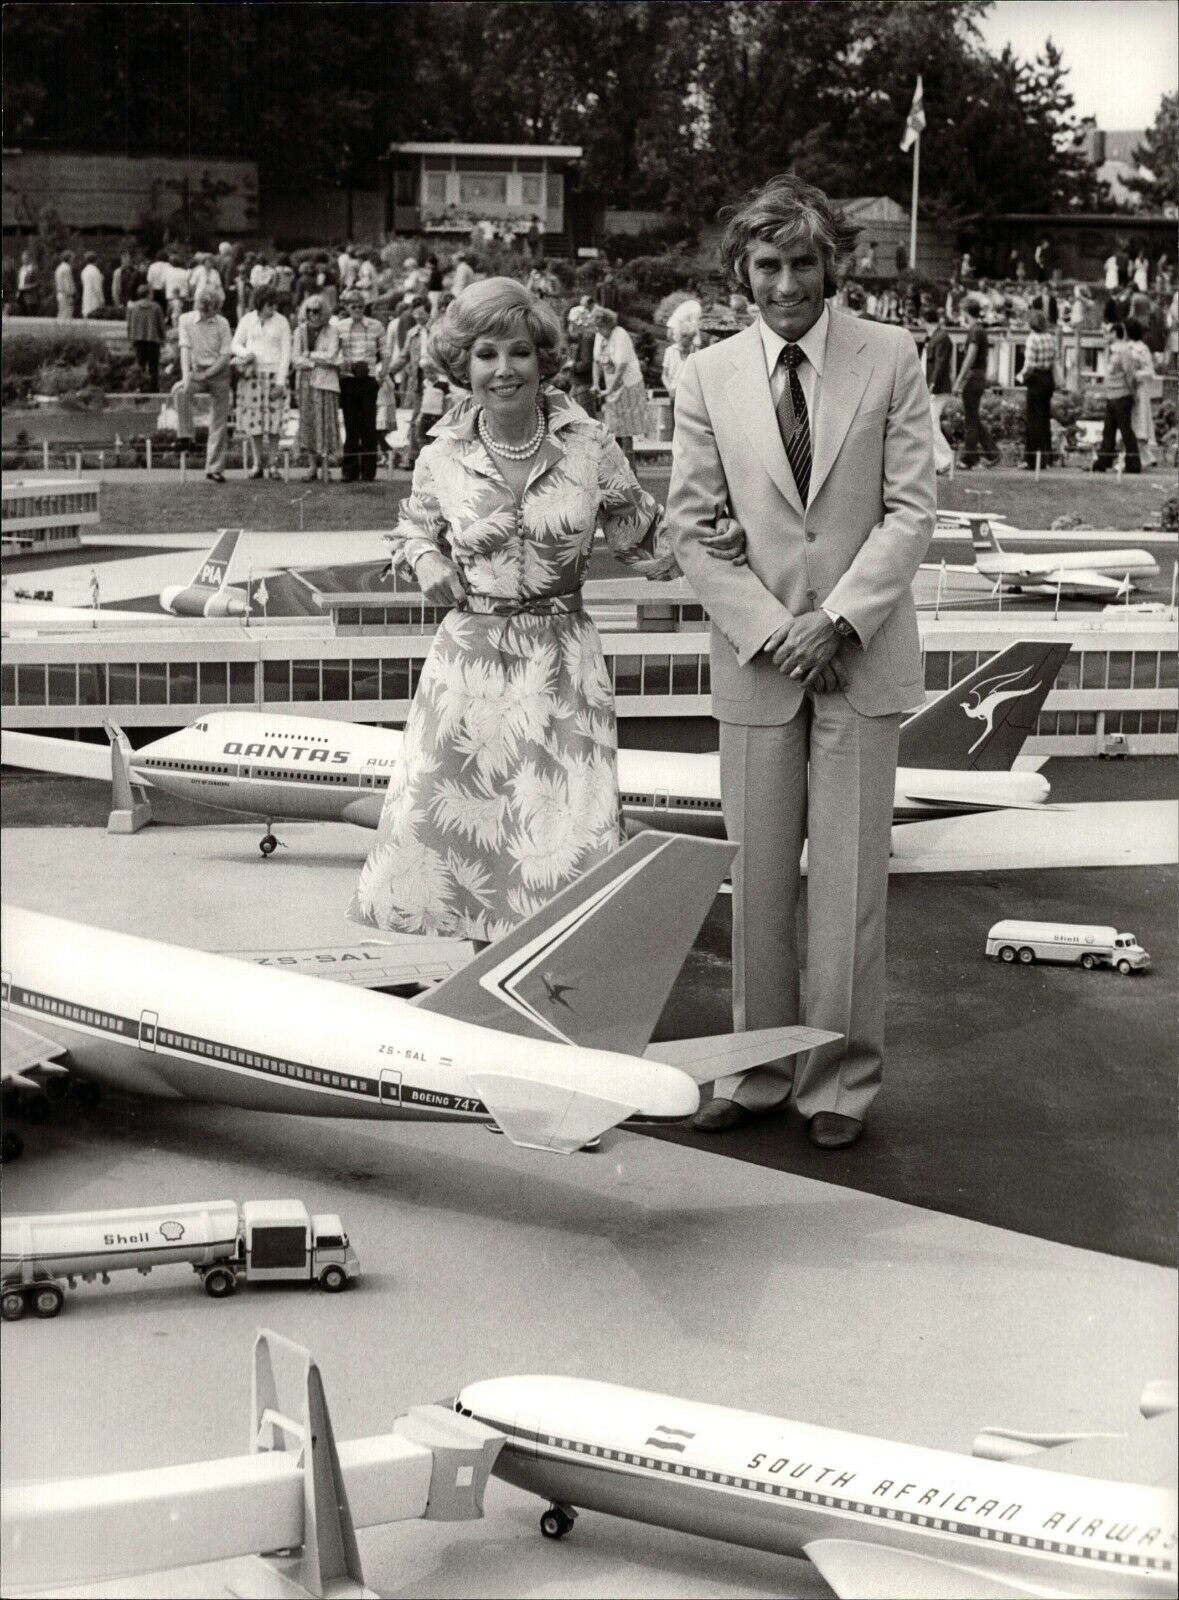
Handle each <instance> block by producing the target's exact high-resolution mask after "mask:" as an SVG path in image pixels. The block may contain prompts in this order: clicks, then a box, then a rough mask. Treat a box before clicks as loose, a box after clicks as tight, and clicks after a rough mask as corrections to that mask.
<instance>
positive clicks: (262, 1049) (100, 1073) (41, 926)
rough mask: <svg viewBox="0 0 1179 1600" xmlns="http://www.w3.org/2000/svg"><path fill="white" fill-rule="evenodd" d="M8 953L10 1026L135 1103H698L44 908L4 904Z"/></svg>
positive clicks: (666, 1080) (426, 1113)
mask: <svg viewBox="0 0 1179 1600" xmlns="http://www.w3.org/2000/svg"><path fill="white" fill-rule="evenodd" d="M3 945H4V959H3V967H4V971H3V992H2V1000H3V1008H4V1010H5V1012H6V1014H9V1015H11V1016H13V1017H14V1018H16V1019H18V1020H21V1021H24V1022H26V1023H28V1024H30V1025H34V1026H35V1028H36V1030H37V1032H38V1033H41V1034H45V1035H48V1036H49V1037H50V1038H52V1039H55V1040H57V1041H59V1042H60V1043H61V1044H63V1045H64V1046H65V1047H66V1048H67V1050H68V1053H69V1061H70V1066H71V1070H73V1071H76V1072H78V1073H79V1074H80V1075H83V1076H86V1077H90V1078H92V1079H94V1080H96V1081H97V1082H99V1083H102V1084H106V1085H110V1086H112V1087H115V1088H118V1089H122V1090H127V1091H130V1092H132V1093H136V1094H147V1095H155V1096H158V1097H164V1098H168V1099H179V1098H185V1099H191V1100H199V1101H209V1102H216V1103H220V1104H228V1105H235V1106H242V1107H247V1108H249V1109H253V1110H260V1111H283V1112H294V1113H297V1114H299V1115H303V1116H308V1115H311V1116H331V1117H369V1118H384V1119H395V1120H396V1119H407V1118H417V1119H427V1120H442V1121H457V1122H486V1123H494V1122H496V1120H497V1119H496V1114H495V1111H494V1110H493V1109H491V1108H490V1107H489V1105H488V1104H487V1099H488V1098H490V1096H489V1095H487V1094H485V1093H484V1092H482V1090H481V1089H480V1087H478V1086H476V1085H475V1084H474V1082H473V1079H474V1078H475V1077H476V1076H477V1077H478V1078H479V1080H480V1083H481V1084H483V1085H486V1084H487V1083H488V1081H489V1075H491V1076H493V1077H494V1075H497V1074H499V1075H502V1078H503V1080H504V1083H505V1084H506V1085H511V1086H512V1089H511V1091H510V1092H513V1093H518V1092H519V1089H520V1086H521V1085H526V1086H529V1087H531V1088H535V1091H536V1095H537V1097H538V1100H543V1101H545V1102H546V1103H548V1102H554V1103H555V1102H556V1101H559V1100H560V1097H561V1096H564V1098H565V1101H567V1102H569V1103H570V1104H572V1103H573V1100H574V1099H576V1097H577V1096H579V1095H584V1096H588V1097H591V1098H594V1099H596V1100H598V1101H604V1100H615V1101H618V1102H620V1103H621V1104H622V1105H624V1106H631V1107H633V1108H634V1120H637V1121H642V1122H676V1121H681V1120H682V1119H683V1118H684V1117H688V1116H691V1115H692V1113H693V1112H694V1111H695V1110H696V1107H697V1106H698V1104H699V1091H698V1089H697V1087H696V1084H695V1082H694V1080H693V1079H692V1078H690V1077H689V1076H687V1075H686V1074H685V1073H683V1072H681V1071H679V1070H678V1069H677V1068H674V1067H669V1066H666V1065H664V1064H663V1063H661V1062H658V1061H651V1060H644V1059H642V1058H637V1057H633V1056H629V1055H621V1054H618V1053H616V1052H613V1051H609V1050H594V1049H587V1048H583V1047H579V1046H574V1045H569V1044H565V1043H563V1042H560V1041H555V1042H552V1043H549V1042H547V1041H545V1040H543V1039H531V1038H525V1037H521V1036H519V1035H516V1034H509V1033H501V1032H499V1031H497V1030H496V1029H494V1028H487V1027H482V1026H480V1025H478V1024H475V1023H470V1022H464V1021H461V1020H457V1019H455V1018H452V1017H447V1016H445V1015H440V1014H437V1013H434V1012H431V1011H426V1010H421V1009H419V1008H417V1007H415V1006H412V1005H410V1004H409V1003H408V1002H407V1001H404V1000H400V999H397V998H396V997H394V996H391V995H386V994H377V993H370V992H369V991H367V990H364V989H350V988H343V987H340V986H338V985H336V984H331V983H324V982H323V981H322V980H321V979H319V978H315V977H305V976H302V975H300V974H297V973H288V972H283V971H280V970H276V969H273V968H270V967H258V966H255V965H253V964H252V963H245V962H242V961H238V960H235V959H233V958H232V957H228V956H221V955H215V954H206V953H205V952H202V951H197V950H188V949H180V948H178V947H176V946H172V945H163V944H158V943H155V942H153V941H151V940H147V939H138V938H134V937H131V936H129V935H126V934H120V933H113V932H109V931H107V930H105V929H104V930H101V931H99V930H96V929H93V928H87V927H83V926H81V925H80V924H78V923H73V922H66V921H63V920H61V919H59V918H56V917H49V916H45V915H43V914H41V913H40V912H35V911H26V910H22V909H19V908H17V907H6V908H5V913H4V927H3ZM557 1120H558V1121H559V1115H558V1116H557ZM615 1120H617V1121H620V1120H622V1116H621V1115H620V1116H619V1117H618V1118H616V1119H615ZM517 1142H520V1143H527V1142H529V1141H528V1140H527V1139H520V1140H518V1141H517ZM545 1148H555V1146H552V1145H549V1144H546V1145H545Z"/></svg>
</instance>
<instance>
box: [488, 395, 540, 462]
mask: <svg viewBox="0 0 1179 1600" xmlns="http://www.w3.org/2000/svg"><path fill="white" fill-rule="evenodd" d="M547 427H548V422H547V420H546V418H545V414H544V412H543V411H542V410H541V409H540V407H539V406H537V408H536V427H535V428H534V429H533V431H532V434H531V436H530V437H529V438H527V439H525V441H524V443H523V444H504V443H503V441H502V440H500V439H493V438H492V436H491V430H490V429H489V428H488V426H487V413H486V412H485V411H480V413H479V437H480V439H482V441H483V444H484V445H485V447H486V448H487V449H488V450H490V451H491V453H492V455H496V456H503V457H505V458H506V459H507V460H508V461H527V459H528V457H529V456H532V455H535V454H536V452H537V451H538V450H539V449H540V441H541V440H542V439H543V438H544V436H545V429H546V428H547Z"/></svg>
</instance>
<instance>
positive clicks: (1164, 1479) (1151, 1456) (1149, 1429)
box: [974, 1411, 1179, 1489]
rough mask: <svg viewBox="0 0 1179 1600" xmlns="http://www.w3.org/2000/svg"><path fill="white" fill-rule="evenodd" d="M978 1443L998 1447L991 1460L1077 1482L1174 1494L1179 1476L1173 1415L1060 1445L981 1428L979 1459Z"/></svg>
mask: <svg viewBox="0 0 1179 1600" xmlns="http://www.w3.org/2000/svg"><path fill="white" fill-rule="evenodd" d="M980 1440H981V1441H988V1442H990V1443H991V1444H992V1445H997V1446H998V1448H997V1449H993V1450H991V1451H988V1452H987V1454H989V1455H991V1458H992V1459H995V1458H998V1459H1001V1460H1002V1459H1006V1460H1010V1461H1014V1462H1016V1463H1017V1464H1018V1465H1019V1466H1021V1467H1028V1468H1030V1469H1032V1470H1033V1471H1036V1472H1065V1473H1069V1474H1071V1475H1072V1476H1073V1477H1077V1478H1100V1479H1102V1480H1103V1481H1108V1482H1112V1483H1140V1484H1148V1485H1150V1486H1151V1487H1153V1488H1158V1489H1173V1488H1174V1487H1175V1484H1176V1478H1177V1476H1179V1474H1177V1470H1176V1460H1177V1459H1179V1455H1177V1450H1176V1445H1177V1440H1176V1413H1175V1412H1174V1411H1166V1412H1163V1413H1162V1414H1160V1415H1159V1416H1154V1417H1151V1418H1150V1419H1149V1420H1142V1421H1139V1420H1138V1419H1135V1421H1134V1423H1133V1424H1132V1425H1131V1426H1130V1427H1129V1428H1128V1429H1127V1430H1126V1432H1125V1433H1096V1434H1078V1435H1076V1436H1074V1437H1067V1436H1066V1437H1065V1438H1064V1439H1063V1440H1061V1439H1059V1438H1053V1437H1052V1436H1050V1435H1049V1436H1045V1435H1036V1434H1034V1433H1015V1432H1008V1431H1007V1430H1006V1429H1000V1428H984V1429H983V1430H982V1433H981V1434H980V1435H979V1438H978V1439H976V1440H975V1449H974V1453H975V1455H981V1454H983V1452H982V1451H981V1450H980V1449H979V1443H980ZM1005 1445H1006V1446H1007V1447H1008V1448H1007V1449H1006V1450H1004V1448H1003V1447H1004V1446H1005Z"/></svg>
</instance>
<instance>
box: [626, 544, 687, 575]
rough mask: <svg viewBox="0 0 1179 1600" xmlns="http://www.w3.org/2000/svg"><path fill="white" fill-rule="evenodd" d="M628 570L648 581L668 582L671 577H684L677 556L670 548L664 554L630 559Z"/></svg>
mask: <svg viewBox="0 0 1179 1600" xmlns="http://www.w3.org/2000/svg"><path fill="white" fill-rule="evenodd" d="M626 565H627V570H628V571H629V572H632V573H634V575H635V577H636V578H646V580H647V582H648V583H667V582H668V580H669V579H671V578H682V577H683V573H682V572H681V571H680V569H679V564H678V562H677V561H676V558H675V557H674V556H673V555H672V554H671V552H670V550H669V551H668V552H667V554H666V555H662V556H642V557H640V558H639V560H638V561H628V562H627V564H626Z"/></svg>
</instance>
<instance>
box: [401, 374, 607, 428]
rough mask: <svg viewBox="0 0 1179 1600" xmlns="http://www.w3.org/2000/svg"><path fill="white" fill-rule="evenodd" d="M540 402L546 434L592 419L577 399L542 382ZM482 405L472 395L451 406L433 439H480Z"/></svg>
mask: <svg viewBox="0 0 1179 1600" xmlns="http://www.w3.org/2000/svg"><path fill="white" fill-rule="evenodd" d="M539 399H540V403H541V405H542V406H543V407H544V410H545V416H546V417H547V418H548V432H547V435H546V437H548V438H550V439H551V438H553V437H554V436H555V435H556V434H559V433H561V432H562V431H563V430H564V429H565V428H568V427H570V426H571V425H572V424H574V423H577V422H590V421H591V420H592V418H591V417H590V416H589V413H588V412H586V411H583V410H582V408H581V407H580V406H579V405H578V404H577V402H576V401H575V400H571V399H570V398H569V396H568V395H567V394H564V393H563V392H562V391H561V390H560V389H553V388H547V387H544V386H542V387H541V391H540V395H539ZM480 409H481V408H480V406H479V405H478V403H477V402H476V401H475V399H474V398H473V397H472V396H471V395H467V396H466V397H465V399H462V400H460V401H459V402H458V404H457V405H453V406H451V408H450V410H449V411H448V412H447V413H446V415H445V416H443V417H441V418H440V419H439V421H437V422H436V423H435V424H434V426H433V427H432V428H431V429H430V437H431V438H432V439H478V437H479V434H478V422H479V412H480Z"/></svg>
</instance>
